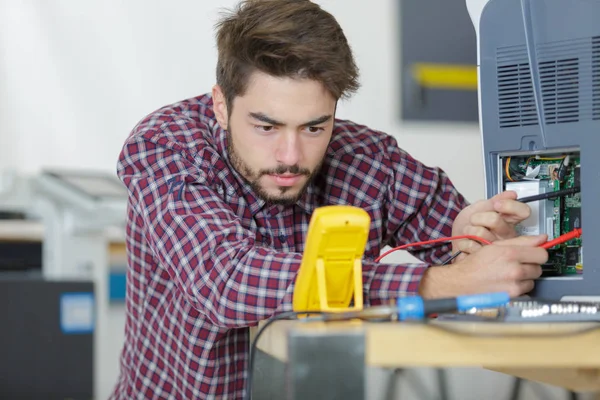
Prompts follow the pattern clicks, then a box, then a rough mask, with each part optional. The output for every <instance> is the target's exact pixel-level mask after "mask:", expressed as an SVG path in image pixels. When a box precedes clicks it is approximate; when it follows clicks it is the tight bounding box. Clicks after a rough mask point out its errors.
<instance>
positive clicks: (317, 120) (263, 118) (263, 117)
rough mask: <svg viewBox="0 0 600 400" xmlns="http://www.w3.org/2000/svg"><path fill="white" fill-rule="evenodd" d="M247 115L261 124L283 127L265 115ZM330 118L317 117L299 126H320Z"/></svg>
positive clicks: (253, 113)
mask: <svg viewBox="0 0 600 400" xmlns="http://www.w3.org/2000/svg"><path fill="white" fill-rule="evenodd" d="M249 115H250V117H252V118H254V119H256V120H259V121H261V122H264V123H267V124H270V125H274V126H283V125H285V124H284V123H283V122H281V121H277V120H276V119H273V118H271V117H269V116H267V115H265V114H263V113H261V112H257V113H256V112H251V113H250V114H249ZM331 118H332V117H331V115H323V116H321V117H318V118H315V119H313V120H310V121H307V122H305V123H304V124H302V125H301V126H314V125H319V124H322V123H324V122H327V121H329V120H330V119H331Z"/></svg>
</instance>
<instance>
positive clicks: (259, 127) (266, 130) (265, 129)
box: [254, 125, 275, 133]
mask: <svg viewBox="0 0 600 400" xmlns="http://www.w3.org/2000/svg"><path fill="white" fill-rule="evenodd" d="M254 129H256V130H257V131H259V132H261V133H269V132H273V131H274V130H275V127H274V126H273V125H254Z"/></svg>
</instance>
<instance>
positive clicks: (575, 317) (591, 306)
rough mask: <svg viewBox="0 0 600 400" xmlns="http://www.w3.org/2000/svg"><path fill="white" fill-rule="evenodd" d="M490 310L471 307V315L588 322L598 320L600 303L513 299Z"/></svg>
mask: <svg viewBox="0 0 600 400" xmlns="http://www.w3.org/2000/svg"><path fill="white" fill-rule="evenodd" d="M495 311H496V313H495V314H494V313H491V310H484V309H473V310H470V312H469V313H470V314H471V315H482V316H490V313H491V315H492V316H493V317H494V318H496V319H499V320H501V321H503V322H590V321H600V303H595V302H571V301H556V302H555V301H543V300H514V301H511V302H510V303H509V304H508V305H507V306H506V307H501V308H498V309H496V310H495Z"/></svg>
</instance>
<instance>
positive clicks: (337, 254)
mask: <svg viewBox="0 0 600 400" xmlns="http://www.w3.org/2000/svg"><path fill="white" fill-rule="evenodd" d="M370 224H371V218H370V217H369V214H368V213H367V212H366V211H365V210H363V209H361V208H359V207H354V206H345V205H333V206H324V207H320V208H317V209H316V210H315V212H314V213H313V215H312V217H311V220H310V225H309V227H308V234H307V237H306V247H305V249H304V256H303V258H302V263H301V265H300V270H299V271H298V276H297V278H296V284H295V288H294V298H293V308H294V311H325V312H344V311H355V310H362V308H363V292H362V287H363V285H362V261H361V260H362V256H363V254H364V251H365V247H366V245H367V240H368V237H369V227H370ZM353 298H354V304H353V306H352V307H350V303H351V301H352V299H353Z"/></svg>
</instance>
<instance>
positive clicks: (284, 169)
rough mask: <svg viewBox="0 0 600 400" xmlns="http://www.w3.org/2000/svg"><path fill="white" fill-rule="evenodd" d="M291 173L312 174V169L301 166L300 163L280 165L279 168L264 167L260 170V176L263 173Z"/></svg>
mask: <svg viewBox="0 0 600 400" xmlns="http://www.w3.org/2000/svg"><path fill="white" fill-rule="evenodd" d="M285 173H290V174H294V175H306V176H309V175H310V170H309V169H307V168H300V166H299V165H297V164H296V165H279V166H277V168H272V169H263V170H261V171H260V174H259V176H263V175H283V174H285Z"/></svg>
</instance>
